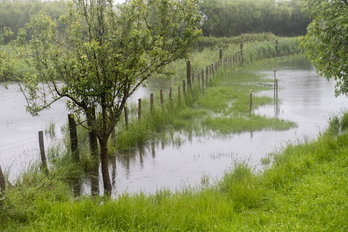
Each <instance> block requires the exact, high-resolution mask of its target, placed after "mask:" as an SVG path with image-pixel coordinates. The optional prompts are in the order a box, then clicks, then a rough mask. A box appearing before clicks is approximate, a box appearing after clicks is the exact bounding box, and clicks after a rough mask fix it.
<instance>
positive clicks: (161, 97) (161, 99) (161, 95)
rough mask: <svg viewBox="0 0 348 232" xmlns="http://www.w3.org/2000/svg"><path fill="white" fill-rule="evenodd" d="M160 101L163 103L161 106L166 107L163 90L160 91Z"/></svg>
mask: <svg viewBox="0 0 348 232" xmlns="http://www.w3.org/2000/svg"><path fill="white" fill-rule="evenodd" d="M160 101H161V106H162V107H163V106H164V99H163V90H162V89H161V90H160Z"/></svg>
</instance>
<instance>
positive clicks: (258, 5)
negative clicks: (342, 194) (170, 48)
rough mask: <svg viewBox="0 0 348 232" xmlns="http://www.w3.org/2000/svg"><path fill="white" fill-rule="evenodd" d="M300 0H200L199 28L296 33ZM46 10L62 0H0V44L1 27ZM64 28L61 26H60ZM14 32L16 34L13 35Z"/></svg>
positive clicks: (301, 29)
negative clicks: (200, 15)
mask: <svg viewBox="0 0 348 232" xmlns="http://www.w3.org/2000/svg"><path fill="white" fill-rule="evenodd" d="M301 2H302V1H301V0H283V1H279V0H202V1H201V5H200V11H201V14H202V16H203V17H202V23H201V28H202V30H203V35H204V36H213V37H230V36H237V35H241V34H245V33H249V34H250V33H261V32H270V33H272V34H274V35H277V36H299V35H304V34H305V33H306V28H307V25H308V23H309V21H310V20H309V17H308V15H307V14H306V13H303V12H302V10H301V8H302V6H301ZM39 11H45V12H47V14H48V15H50V16H51V17H53V18H58V17H59V16H60V15H62V14H63V13H64V12H66V3H65V2H64V1H39V0H38V1H37V0H32V1H18V0H0V44H6V43H8V42H9V40H10V38H7V37H4V36H3V31H2V29H3V28H4V27H9V28H11V30H12V31H14V32H17V31H18V28H22V27H24V25H25V24H26V23H27V22H29V19H30V16H31V15H33V14H35V13H37V12H39ZM62 29H63V28H62ZM14 36H15V35H14Z"/></svg>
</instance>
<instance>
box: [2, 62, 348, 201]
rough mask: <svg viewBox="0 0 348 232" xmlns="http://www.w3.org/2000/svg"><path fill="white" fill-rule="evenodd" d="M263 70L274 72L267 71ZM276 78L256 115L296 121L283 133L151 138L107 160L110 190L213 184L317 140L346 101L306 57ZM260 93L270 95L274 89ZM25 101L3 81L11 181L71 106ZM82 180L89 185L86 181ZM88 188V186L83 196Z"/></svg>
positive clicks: (5, 156) (5, 159) (5, 161)
mask: <svg viewBox="0 0 348 232" xmlns="http://www.w3.org/2000/svg"><path fill="white" fill-rule="evenodd" d="M260 72H262V73H263V74H264V75H266V76H267V77H268V78H273V72H272V71H269V70H261V71H260ZM277 78H278V79H279V87H280V90H279V99H280V103H279V105H278V108H277V110H276V111H275V107H274V106H273V105H270V106H265V107H262V108H260V109H258V110H257V111H255V112H254V113H256V114H261V115H267V116H269V117H278V118H281V119H286V120H291V121H293V122H296V123H297V125H298V127H296V128H293V129H290V130H287V131H260V132H252V133H251V132H246V133H240V134H232V135H229V136H225V137H221V136H187V135H180V134H176V135H175V136H177V137H178V138H180V142H179V143H175V144H172V143H166V144H165V143H161V142H152V143H151V142H150V143H149V144H148V146H146V147H144V148H143V149H142V150H136V151H134V154H132V155H131V156H127V155H123V154H120V155H119V156H118V157H116V158H115V160H113V161H112V162H111V163H112V164H111V165H110V169H111V173H110V174H111V175H112V177H113V182H114V194H119V193H123V192H129V193H133V192H139V191H143V192H146V193H154V192H156V191H157V190H159V189H163V188H165V189H171V190H175V189H181V188H183V187H185V186H190V187H197V186H200V185H201V184H202V183H207V182H209V183H213V182H214V181H215V180H217V179H219V178H221V177H222V175H223V174H224V173H225V172H226V171H227V170H229V169H230V168H231V167H233V165H234V164H235V162H238V161H241V160H247V161H248V162H249V163H251V164H252V165H257V166H260V160H261V158H263V157H265V156H267V154H268V153H270V152H274V151H276V150H280V149H281V148H282V147H284V146H285V145H286V144H287V143H296V142H300V141H303V140H304V139H313V138H315V137H316V136H317V135H318V134H319V133H320V132H321V131H323V130H325V128H326V126H327V123H328V119H329V117H330V116H331V115H333V114H337V113H339V112H341V111H343V110H345V109H346V107H347V99H346V98H345V97H344V96H340V97H337V98H336V97H335V96H334V86H335V83H334V82H333V81H327V80H326V79H324V78H322V77H319V76H318V75H317V74H316V71H315V69H314V68H313V66H312V65H311V64H310V63H309V62H307V61H306V60H305V59H304V58H296V59H293V58H291V59H286V60H284V61H283V63H282V67H281V68H280V69H279V70H278V71H277ZM157 84H158V83H157ZM157 84H156V83H151V82H150V83H149V84H148V87H147V88H146V89H142V90H140V91H138V92H137V93H136V95H135V96H134V98H133V100H136V99H137V98H140V97H148V96H149V94H150V93H151V92H153V91H156V89H157V88H158V86H157ZM167 84H168V85H172V84H173V83H172V82H171V83H167ZM162 87H163V86H161V88H162ZM167 88H169V86H167ZM158 90H159V89H157V91H158ZM257 95H267V96H273V90H269V91H263V92H259V93H257ZM24 106H25V99H24V97H23V96H22V94H21V93H20V92H19V91H18V87H17V85H16V84H9V85H8V88H7V89H5V87H4V86H3V85H2V86H0V109H1V113H0V119H1V124H0V131H1V133H0V165H1V167H2V169H3V170H5V172H6V173H7V174H9V176H10V179H11V178H12V179H14V178H15V176H16V175H18V173H20V171H21V170H23V169H25V168H27V167H28V166H29V164H30V163H33V162H35V161H36V160H37V159H38V158H39V157H38V142H37V133H38V131H39V130H45V129H46V128H47V127H48V126H49V125H50V124H52V123H53V124H54V125H55V131H56V135H57V137H56V138H55V139H56V140H57V139H58V138H61V137H62V135H61V132H60V128H61V126H63V125H65V124H66V123H67V114H68V112H67V111H66V110H65V104H64V102H59V103H57V104H55V105H54V106H53V107H52V108H51V109H50V110H47V111H44V112H43V113H42V114H41V115H40V117H34V118H33V117H31V116H30V115H29V113H27V112H26V111H25V107H24ZM46 137H47V138H46V139H49V138H48V136H46ZM127 157H128V158H127ZM112 169H114V170H112ZM85 186H88V181H86V185H85ZM88 191H89V190H88V187H85V193H86V194H88Z"/></svg>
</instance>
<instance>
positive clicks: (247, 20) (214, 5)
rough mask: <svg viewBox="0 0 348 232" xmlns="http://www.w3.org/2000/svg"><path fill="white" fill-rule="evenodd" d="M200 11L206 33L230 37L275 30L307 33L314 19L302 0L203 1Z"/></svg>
mask: <svg viewBox="0 0 348 232" xmlns="http://www.w3.org/2000/svg"><path fill="white" fill-rule="evenodd" d="M200 11H201V13H202V14H203V17H204V18H205V20H204V21H203V24H202V30H203V33H204V35H205V36H216V37H230V36H236V35H240V34H243V33H260V32H271V33H273V34H275V35H278V36H298V35H305V34H306V27H307V25H308V23H309V22H310V20H309V17H308V14H307V13H304V12H303V11H302V0H284V1H277V0H203V1H202V2H201V3H200Z"/></svg>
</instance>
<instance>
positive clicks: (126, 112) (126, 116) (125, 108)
mask: <svg viewBox="0 0 348 232" xmlns="http://www.w3.org/2000/svg"><path fill="white" fill-rule="evenodd" d="M123 111H124V122H125V124H126V128H127V129H128V108H127V105H125V106H124V109H123Z"/></svg>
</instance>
